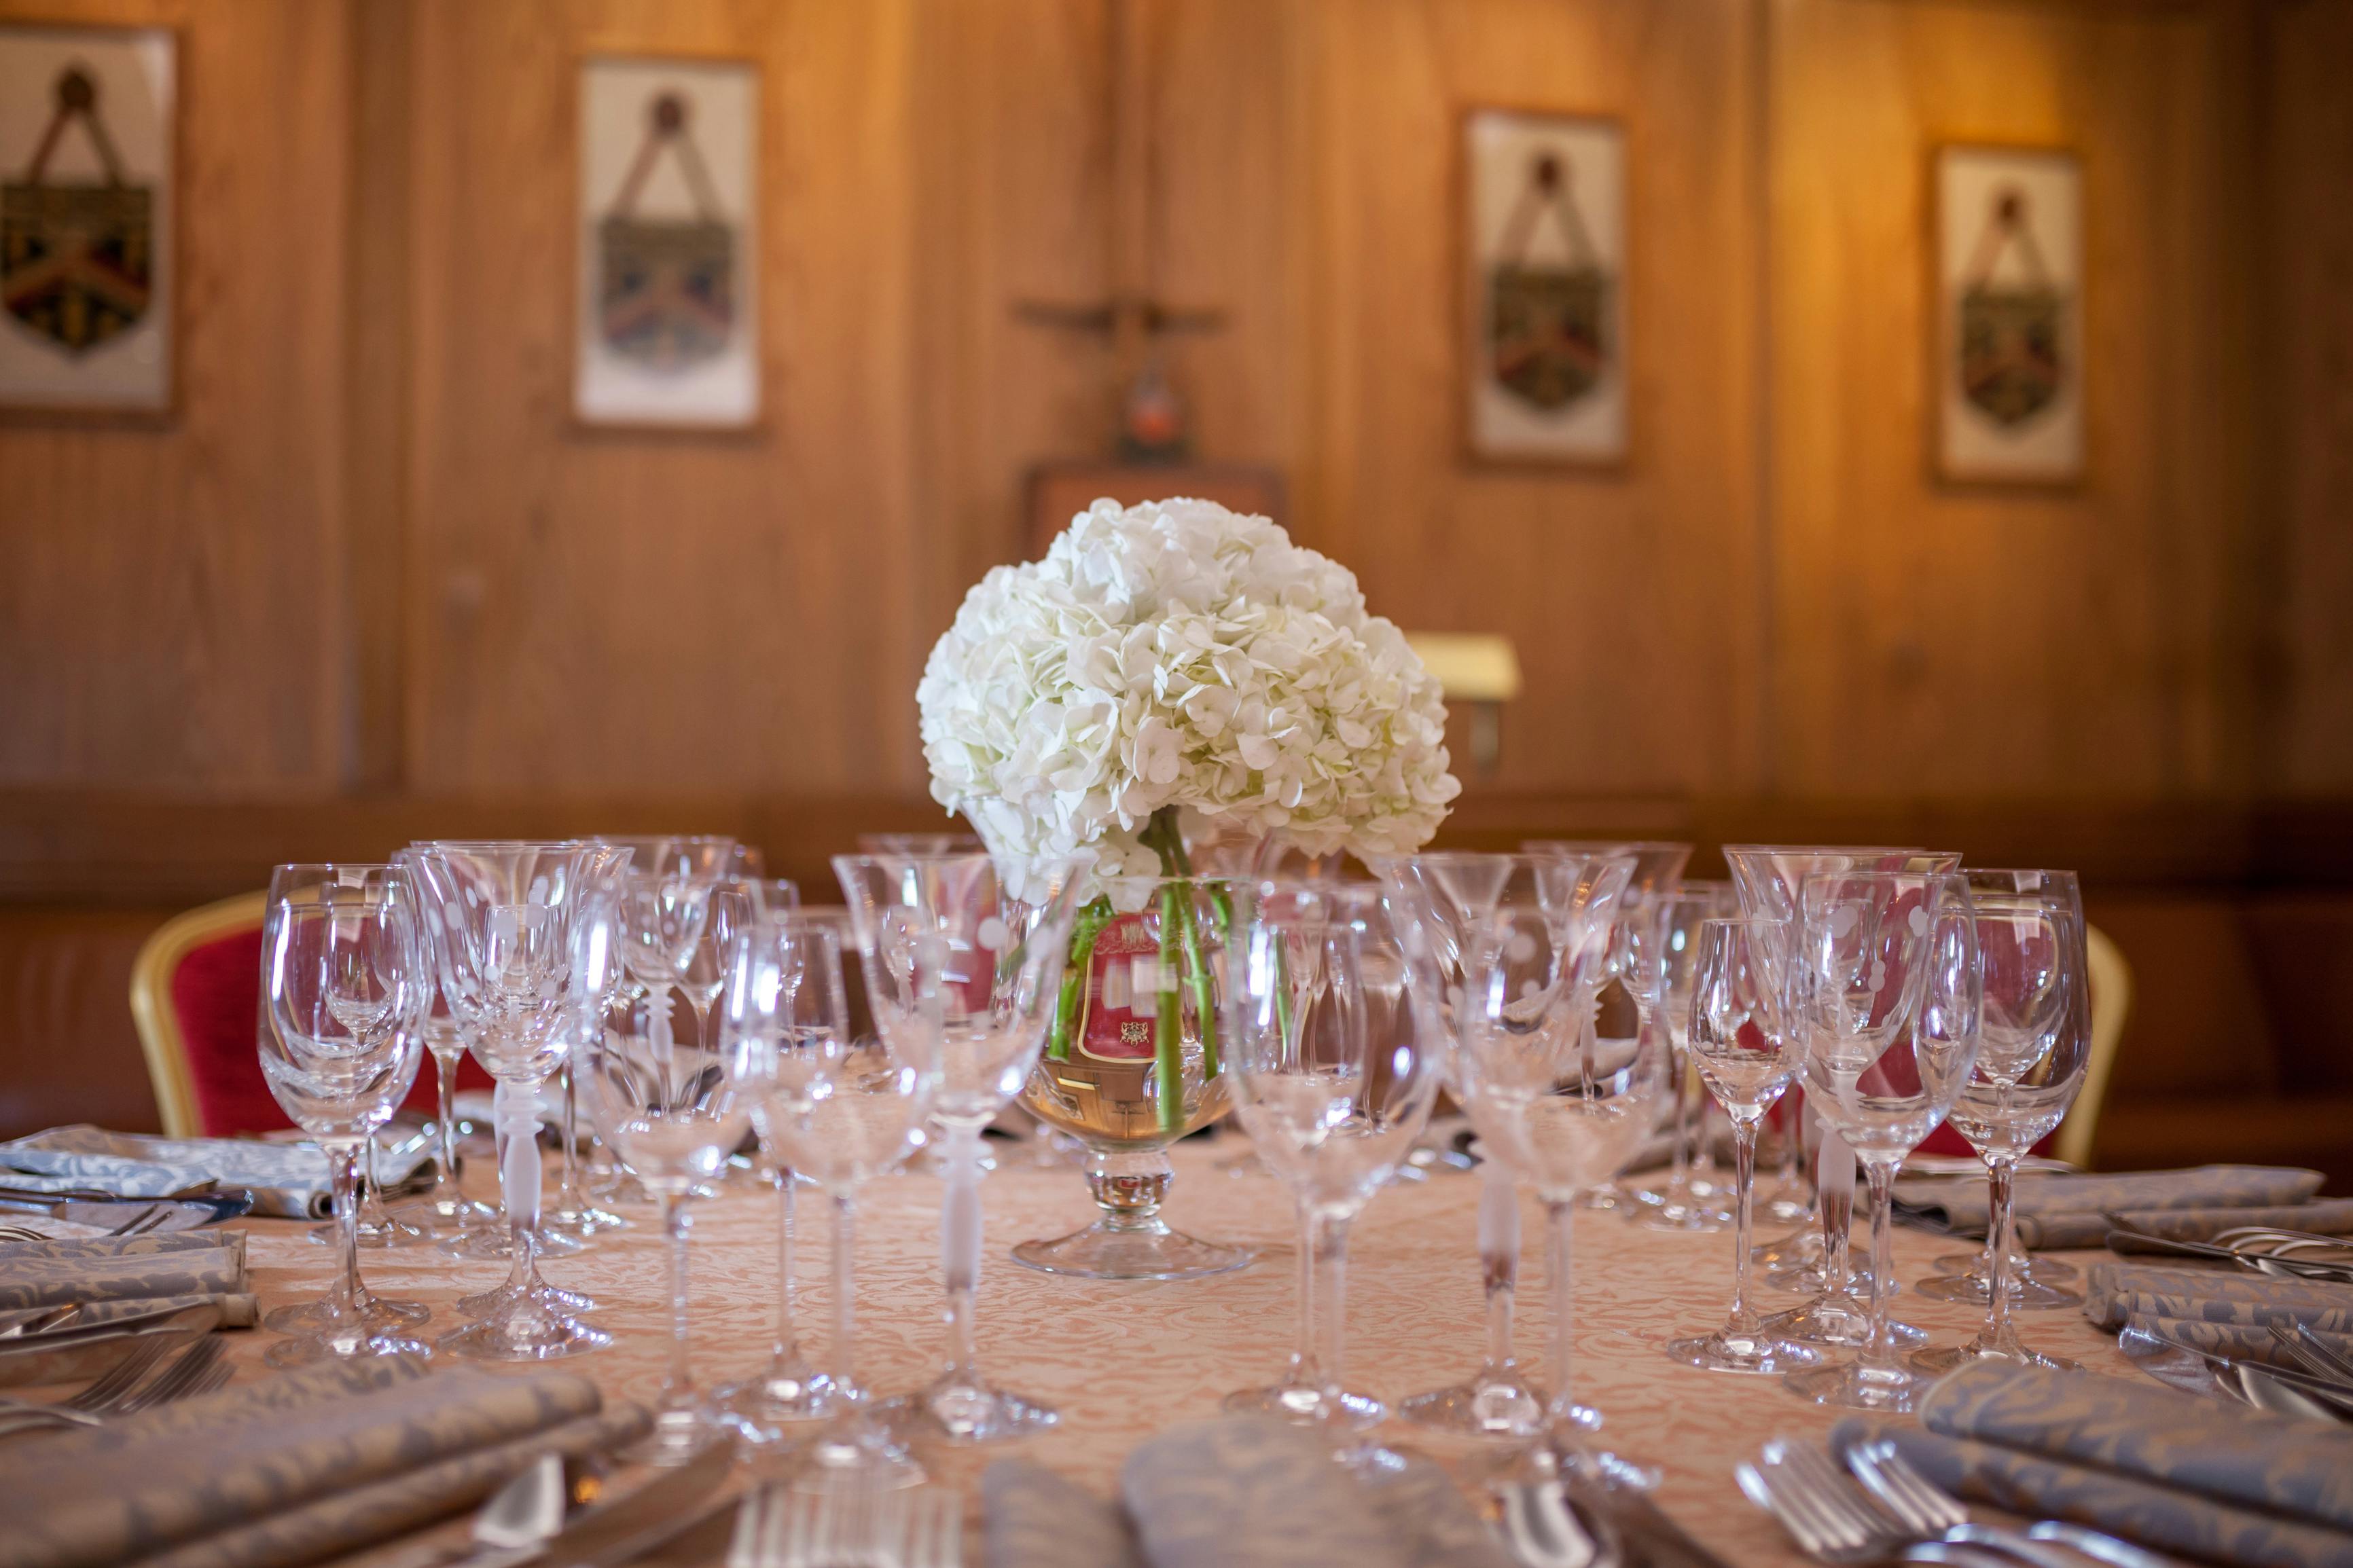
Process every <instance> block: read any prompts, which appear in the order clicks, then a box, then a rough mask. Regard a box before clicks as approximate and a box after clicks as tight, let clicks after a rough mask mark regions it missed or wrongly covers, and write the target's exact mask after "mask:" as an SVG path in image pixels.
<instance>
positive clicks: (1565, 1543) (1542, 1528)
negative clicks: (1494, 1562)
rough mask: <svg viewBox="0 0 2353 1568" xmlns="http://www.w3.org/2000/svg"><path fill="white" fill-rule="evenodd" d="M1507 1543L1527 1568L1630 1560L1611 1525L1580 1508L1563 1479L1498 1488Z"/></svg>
mask: <svg viewBox="0 0 2353 1568" xmlns="http://www.w3.org/2000/svg"><path fill="white" fill-rule="evenodd" d="M1496 1496H1497V1500H1499V1501H1500V1502H1501V1503H1502V1504H1503V1516H1504V1518H1503V1523H1504V1545H1505V1546H1507V1547H1508V1548H1510V1550H1511V1553H1512V1556H1513V1557H1514V1559H1515V1560H1516V1561H1517V1562H1518V1563H1520V1565H1521V1568H1614V1565H1615V1564H1616V1563H1620V1562H1621V1561H1623V1559H1624V1551H1623V1549H1622V1548H1621V1547H1620V1544H1619V1542H1618V1532H1617V1531H1615V1530H1614V1529H1612V1528H1611V1527H1610V1524H1609V1521H1607V1520H1605V1519H1601V1518H1599V1516H1597V1515H1595V1514H1593V1513H1592V1512H1591V1511H1589V1510H1586V1509H1583V1508H1580V1507H1578V1506H1577V1503H1576V1502H1575V1501H1574V1500H1572V1499H1571V1498H1570V1497H1569V1495H1568V1492H1567V1489H1566V1488H1565V1487H1563V1486H1562V1485H1561V1484H1560V1483H1559V1482H1558V1481H1539V1482H1533V1483H1525V1482H1522V1483H1513V1484H1509V1485H1505V1486H1502V1487H1498V1488H1497V1489H1496Z"/></svg>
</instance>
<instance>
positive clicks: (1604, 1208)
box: [1577, 1184, 1636, 1214]
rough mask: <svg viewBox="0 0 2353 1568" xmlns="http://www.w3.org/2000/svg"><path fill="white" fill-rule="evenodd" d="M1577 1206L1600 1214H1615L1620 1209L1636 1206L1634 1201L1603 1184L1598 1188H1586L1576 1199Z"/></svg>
mask: <svg viewBox="0 0 2353 1568" xmlns="http://www.w3.org/2000/svg"><path fill="white" fill-rule="evenodd" d="M1634 1206H1636V1200H1635V1199H1634V1198H1632V1197H1630V1196H1629V1195H1628V1194H1624V1193H1621V1192H1620V1191H1619V1190H1618V1189H1617V1188H1616V1187H1614V1186H1610V1185H1608V1184H1604V1185H1602V1186H1599V1187H1588V1188H1587V1189H1586V1190H1585V1192H1584V1194H1583V1195H1582V1196H1580V1197H1578V1198H1577V1207H1578V1208H1581V1209H1588V1210H1593V1211H1596V1212H1599V1213H1602V1214H1615V1213H1617V1212H1618V1211H1619V1210H1620V1209H1627V1208H1632V1207H1634Z"/></svg>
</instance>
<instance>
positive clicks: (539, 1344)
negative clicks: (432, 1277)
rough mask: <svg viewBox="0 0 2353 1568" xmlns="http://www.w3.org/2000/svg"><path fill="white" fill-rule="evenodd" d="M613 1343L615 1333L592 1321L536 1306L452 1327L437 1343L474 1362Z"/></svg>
mask: <svg viewBox="0 0 2353 1568" xmlns="http://www.w3.org/2000/svg"><path fill="white" fill-rule="evenodd" d="M612 1342H613V1336H612V1335H610V1334H608V1333H607V1332H606V1331H604V1330H602V1329H600V1328H598V1327H596V1325H595V1324H593V1323H584V1322H582V1321H580V1320H579V1319H577V1318H575V1317H572V1316H570V1315H568V1314H566V1313H564V1312H553V1311H546V1310H539V1309H538V1308H536V1307H534V1306H525V1307H522V1308H521V1309H519V1310H514V1311H509V1312H501V1313H500V1314H498V1315H497V1316H495V1317H488V1318H484V1319H483V1320H482V1321H480V1322H479V1323H469V1324H467V1325H466V1326H465V1327H464V1328H462V1329H453V1330H451V1331H449V1332H448V1333H446V1334H443V1335H442V1336H441V1337H440V1338H439V1339H438V1340H437V1341H435V1342H434V1343H435V1345H436V1347H437V1348H438V1349H440V1350H444V1351H447V1352H450V1353H451V1354H453V1355H461V1356H467V1357H470V1358H471V1359H472V1360H475V1361H554V1360H556V1359H558V1358H559V1357H563V1356H568V1355H580V1354H582V1353H584V1352H588V1351H594V1350H602V1349H604V1348H605V1347H606V1346H607V1345H609V1344H611V1343H612Z"/></svg>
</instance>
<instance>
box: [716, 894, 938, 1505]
mask: <svg viewBox="0 0 2353 1568" xmlns="http://www.w3.org/2000/svg"><path fill="white" fill-rule="evenodd" d="M880 923H881V925H882V927H883V928H884V929H883V930H882V931H880V932H879V933H878V934H877V936H876V939H875V940H876V946H877V949H878V951H880V952H884V953H887V954H892V955H894V956H898V955H906V954H908V953H909V952H910V950H911V948H912V947H913V943H914V942H915V941H916V940H918V938H917V934H916V933H915V932H913V931H909V930H907V929H906V927H905V925H904V923H903V921H902V919H901V916H900V914H899V913H898V912H897V911H885V912H884V914H883V915H882V916H881V921H880ZM745 1059H753V1058H745ZM769 1059H771V1060H774V1059H777V1058H769ZM767 1081H768V1082H770V1083H773V1084H776V1085H778V1086H779V1087H778V1088H776V1089H773V1090H763V1091H761V1092H759V1093H758V1094H756V1095H755V1098H754V1102H753V1119H754V1125H755V1126H756V1127H757V1128H758V1129H759V1130H760V1133H761V1136H762V1137H764V1138H767V1139H769V1140H771V1141H772V1142H774V1143H775V1145H776V1148H777V1149H778V1150H779V1151H780V1152H782V1154H783V1155H784V1158H785V1160H786V1163H788V1164H790V1165H791V1166H792V1168H793V1169H794V1171H796V1172H797V1173H799V1174H801V1175H803V1176H805V1177H807V1179H808V1180H810V1181H812V1182H814V1183H816V1184H818V1187H820V1188H821V1189H823V1190H824V1192H825V1194H826V1195H827V1196H828V1199H830V1200H831V1205H832V1210H833V1246H832V1255H833V1345H832V1352H831V1355H830V1357H829V1360H830V1363H831V1364H830V1365H829V1366H828V1368H827V1375H828V1377H829V1378H830V1379H831V1381H832V1384H833V1400H832V1414H831V1415H829V1416H828V1419H827V1421H826V1424H825V1426H823V1427H822V1428H820V1429H819V1431H818V1434H817V1436H815V1437H814V1438H812V1439H811V1440H810V1441H809V1442H808V1443H807V1444H805V1445H804V1446H803V1447H800V1448H798V1449H797V1450H795V1451H794V1454H793V1455H792V1456H791V1458H792V1459H793V1461H795V1464H794V1468H793V1469H792V1472H791V1474H792V1483H791V1484H792V1485H793V1487H794V1488H795V1489H797V1490H801V1491H814V1492H834V1491H844V1492H859V1491H870V1490H889V1489H898V1488H902V1487H912V1486H919V1485H921V1484H922V1483H923V1467H922V1466H920V1465H918V1464H917V1463H916V1462H915V1461H914V1460H913V1458H911V1457H909V1455H908V1453H907V1451H906V1449H905V1448H904V1447H902V1446H901V1445H900V1444H899V1443H897V1442H895V1441H894V1440H893V1439H892V1436H891V1435H890V1434H889V1433H888V1432H887V1431H885V1430H884V1428H883V1427H882V1426H881V1423H880V1422H878V1421H876V1420H875V1419H874V1417H873V1414H872V1412H871V1410H870V1409H869V1408H868V1399H867V1395H866V1393H865V1391H864V1390H863V1389H861V1388H860V1386H859V1384H858V1376H857V1334H856V1325H857V1303H858V1284H857V1279H856V1270H855V1268H854V1267H853V1265H854V1260H855V1255H856V1208H857V1199H858V1189H859V1188H860V1186H861V1185H862V1184H865V1183H866V1182H867V1181H868V1180H870V1179H871V1178H872V1177H875V1176H879V1175H882V1174H885V1173H889V1172H891V1171H894V1170H896V1169H898V1168H899V1167H900V1166H902V1165H903V1164H905V1163H906V1161H907V1157H908V1156H909V1155H910V1154H912V1153H913V1152H915V1151H916V1150H917V1149H919V1148H921V1147H923V1140H924V1131H923V1129H924V1124H925V1123H926V1122H927V1121H930V1119H931V1115H932V1104H933V1099H934V1095H935V1094H936V1093H937V1091H938V1089H939V1083H940V1053H939V1041H938V1039H937V1038H936V1037H933V1036H931V1035H930V1033H929V1032H928V1031H925V1030H920V1029H917V1030H905V1031H902V1032H901V1033H900V1034H899V1035H898V1036H897V1037H896V1038H885V1037H880V1036H866V1037H858V1038H856V1039H853V1040H851V1041H850V1042H849V1045H848V1047H847V1048H846V1050H845V1052H844V1054H843V1056H842V1058H841V1062H840V1065H839V1068H837V1069H836V1070H835V1072H834V1074H833V1076H832V1077H831V1078H830V1079H827V1080H825V1081H823V1082H820V1083H818V1084H817V1085H815V1086H814V1087H813V1088H812V1089H809V1091H808V1092H807V1094H806V1096H804V1095H803V1093H802V1092H801V1090H800V1089H798V1088H797V1087H795V1086H793V1085H791V1084H790V1083H789V1082H788V1081H787V1080H786V1079H784V1077H783V1076H782V1075H781V1074H779V1075H778V1076H777V1077H776V1078H772V1079H769V1080H767ZM804 1099H805V1100H806V1103H805V1104H804V1103H802V1102H803V1100H804Z"/></svg>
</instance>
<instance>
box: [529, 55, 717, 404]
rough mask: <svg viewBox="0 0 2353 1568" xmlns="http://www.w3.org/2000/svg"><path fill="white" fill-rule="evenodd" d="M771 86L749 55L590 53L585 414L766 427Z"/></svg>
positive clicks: (578, 361)
mask: <svg viewBox="0 0 2353 1568" xmlns="http://www.w3.org/2000/svg"><path fill="white" fill-rule="evenodd" d="M760 87H761V83H760V69H759V65H758V63H757V62H756V61H754V60H751V59H746V58H733V57H723V56H705V55H622V54H586V55H583V56H581V57H580V58H579V61H578V76H577V89H578V110H579V113H578V128H579V146H578V157H577V163H578V202H579V205H578V221H577V224H576V226H575V247H576V257H575V312H574V323H575V325H574V335H573V370H572V416H573V419H574V420H575V422H576V423H577V424H579V425H582V426H592V427H598V428H616V429H623V430H638V431H648V432H686V433H692V432H698V431H701V432H712V433H741V432H744V431H748V430H752V429H754V428H756V427H757V426H759V424H760V421H761V418H762V405H763V386H762V381H763V364H762V354H761V346H760V345H761V340H760V285H761V281H762V279H761V261H762V251H761V245H760V213H759V193H760V165H759V157H760V134H761V125H762V120H761V93H760Z"/></svg>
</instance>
